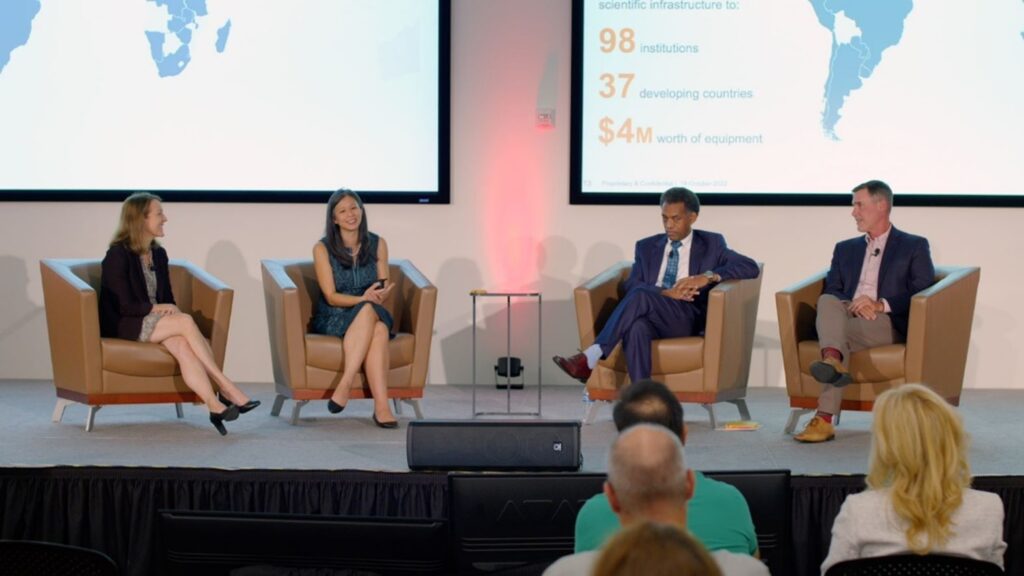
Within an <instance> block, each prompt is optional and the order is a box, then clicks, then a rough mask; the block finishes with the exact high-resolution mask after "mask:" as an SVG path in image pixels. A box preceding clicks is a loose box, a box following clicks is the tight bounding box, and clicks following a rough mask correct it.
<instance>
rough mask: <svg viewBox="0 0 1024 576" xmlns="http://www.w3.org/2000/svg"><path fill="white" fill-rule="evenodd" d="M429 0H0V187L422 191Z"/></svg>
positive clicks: (431, 39) (429, 82)
mask: <svg viewBox="0 0 1024 576" xmlns="http://www.w3.org/2000/svg"><path fill="white" fill-rule="evenodd" d="M442 1H443V2H447V1H448V0H387V1H380V0H300V1H295V2H281V1H279V0H102V1H96V0H59V1H43V2H40V1H38V0H2V2H0V190H4V191H12V190H20V191H28V192H31V191H53V190H64V191H83V192H88V191H91V190H92V191H109V190H153V191H158V192H159V191H162V190H169V191H189V190H193V191H212V192H217V191H224V192H229V191H233V192H245V191H257V192H258V191H279V192H282V193H287V192H289V191H296V192H298V191H329V190H334V189H337V188H339V187H347V188H352V189H355V190H357V191H372V192H378V193H381V194H389V193H395V194H400V193H410V192H412V193H420V194H421V195H422V196H423V197H424V198H428V200H427V201H429V195H430V194H434V195H436V194H438V193H439V189H440V188H441V184H442V182H441V180H442V178H441V175H440V174H439V172H440V168H439V165H440V164H441V162H440V161H439V158H440V157H443V159H444V164H447V155H448V153H447V149H446V147H447V130H448V126H447V113H446V112H442V110H441V107H442V106H444V107H445V108H444V110H445V111H446V110H447V105H448V103H447V93H448V91H447V78H445V79H444V80H443V82H444V83H443V84H442V80H441V73H442V70H447V63H445V65H444V66H441V58H442V56H443V57H444V58H447V53H446V52H447V50H442V49H441V45H442V42H441V40H442V38H441V34H442V22H441V17H440V10H439V3H440V2H442ZM444 26H445V28H444V32H445V33H446V31H447V28H446V27H447V23H444ZM444 41H445V42H447V39H446V38H445V39H444ZM443 52H444V53H443ZM442 53H443V54H442ZM445 74H446V72H445ZM442 85H443V86H444V90H443V95H444V101H443V102H442V101H440V94H441V91H440V87H441V86H442ZM442 117H444V118H445V122H444V124H445V125H444V126H443V127H442V126H441V125H440V124H441V123H440V119H441V118H442ZM442 129H443V131H444V133H445V135H444V140H443V142H444V145H445V149H444V150H443V151H442V150H441V147H440V142H441V140H442V139H441V134H440V131H441V130H442ZM444 171H445V174H446V173H447V172H446V171H447V167H446V166H445V167H444ZM445 183H446V182H445ZM443 192H444V195H445V196H446V197H447V190H444V191H443ZM285 199H286V198H285Z"/></svg>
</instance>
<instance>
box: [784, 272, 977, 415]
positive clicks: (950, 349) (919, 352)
mask: <svg viewBox="0 0 1024 576" xmlns="http://www.w3.org/2000/svg"><path fill="white" fill-rule="evenodd" d="M825 274H826V272H824V271H823V272H820V273H818V274H815V275H814V276H812V277H810V278H808V279H806V280H804V281H803V282H800V283H798V284H795V285H793V286H790V287H789V288H787V289H785V290H782V291H780V292H777V293H776V294H775V307H776V310H777V312H778V315H779V338H780V340H781V342H782V362H783V367H784V369H785V373H786V392H787V393H788V394H789V405H790V406H791V407H792V408H793V411H792V412H790V415H789V421H788V422H787V423H786V430H785V431H786V433H787V434H790V433H792V432H793V430H794V429H795V428H796V425H797V422H798V421H799V419H800V416H801V415H803V414H806V413H807V412H810V411H812V410H814V409H816V408H817V406H818V396H819V395H820V394H821V384H819V383H818V381H817V380H815V379H814V377H813V376H811V373H810V366H811V364H812V363H813V362H815V361H816V360H819V359H820V358H821V351H820V349H819V347H818V340H817V338H818V335H817V330H816V328H815V319H816V317H817V314H816V308H817V306H818V297H819V296H821V291H822V290H823V289H824V286H825ZM980 279H981V269H980V268H976V267H956V266H937V267H936V268H935V284H933V285H932V286H930V287H928V288H926V289H924V290H922V291H921V292H918V293H917V294H915V295H914V296H913V298H912V299H911V301H910V319H909V325H908V327H907V342H906V343H905V344H891V345H888V346H878V347H876V348H869V349H867V350H861V351H860V352H855V353H854V354H851V355H850V375H851V376H852V377H853V384H851V385H849V386H846V388H845V389H844V390H843V403H842V406H841V409H842V410H863V411H870V410H871V409H872V408H873V407H874V401H875V398H877V397H878V395H879V394H881V393H882V392H885V391H886V390H888V389H890V388H895V387H897V386H899V385H901V384H904V383H906V382H915V383H923V384H926V385H928V386H929V387H931V388H932V389H933V390H935V391H936V392H938V393H939V395H940V396H942V397H943V398H945V399H946V400H947V401H949V402H950V403H951V404H953V405H954V406H957V405H959V404H960V391H961V390H962V389H963V380H964V370H965V369H966V366H967V348H968V344H969V343H970V340H971V322H972V321H973V319H974V303H975V300H976V298H977V294H978V281H979V280H980ZM837 416H838V415H837Z"/></svg>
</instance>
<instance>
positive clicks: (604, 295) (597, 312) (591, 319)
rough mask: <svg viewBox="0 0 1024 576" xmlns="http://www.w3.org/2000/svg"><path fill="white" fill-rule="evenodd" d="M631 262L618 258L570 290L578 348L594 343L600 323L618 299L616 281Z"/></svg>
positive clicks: (621, 278)
mask: <svg viewBox="0 0 1024 576" xmlns="http://www.w3.org/2000/svg"><path fill="white" fill-rule="evenodd" d="M632 266H633V263H632V262H631V261H629V260H624V261H622V262H619V263H617V264H615V265H613V266H611V267H610V268H608V269H607V270H605V271H603V272H601V273H600V274H598V275H597V276H594V277H593V278H591V279H590V280H587V281H586V282H584V283H583V284H581V285H580V286H577V287H576V289H575V290H574V291H573V298H574V300H575V301H576V324H577V327H578V328H579V332H580V348H581V349H583V348H586V347H588V346H590V345H591V344H593V343H594V339H595V338H597V333H598V331H600V327H601V326H602V325H603V324H604V322H605V320H607V319H608V316H609V315H610V314H611V313H612V310H614V309H615V306H616V305H617V304H618V303H619V298H620V296H621V295H620V294H619V285H620V284H621V283H622V281H623V279H624V278H625V275H626V274H627V273H628V272H629V270H630V268H632Z"/></svg>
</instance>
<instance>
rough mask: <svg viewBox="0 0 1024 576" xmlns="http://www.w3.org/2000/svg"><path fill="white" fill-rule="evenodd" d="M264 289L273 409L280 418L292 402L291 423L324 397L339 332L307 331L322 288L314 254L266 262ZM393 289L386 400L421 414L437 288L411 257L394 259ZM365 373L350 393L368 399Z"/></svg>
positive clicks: (336, 367)
mask: <svg viewBox="0 0 1024 576" xmlns="http://www.w3.org/2000/svg"><path fill="white" fill-rule="evenodd" d="M262 264H263V293H264V296H265V300H266V304H267V322H268V323H269V325H270V326H269V328H270V355H271V359H272V361H273V366H274V382H275V383H276V387H277V398H276V399H275V400H274V407H273V410H272V411H271V414H273V415H274V416H278V415H280V414H281V409H282V407H283V406H284V402H285V400H287V399H289V398H290V399H292V400H294V401H295V405H294V406H293V408H292V414H291V423H292V424H296V423H297V422H298V419H299V411H300V410H302V407H303V406H305V405H306V404H307V403H308V402H309V401H310V400H327V399H329V398H330V397H331V393H332V392H333V391H334V388H335V387H336V386H337V385H338V380H339V379H340V378H341V374H342V371H343V369H344V367H345V358H344V353H343V350H342V346H341V342H342V339H341V338H336V337H334V336H324V335H321V334H311V333H310V332H309V323H310V320H311V319H312V317H313V311H314V309H315V306H316V302H317V300H318V299H319V298H320V286H319V285H318V284H317V281H316V273H315V272H314V270H313V260H311V259H306V260H263V261H262ZM389 264H390V267H391V268H390V275H391V282H394V283H395V289H394V290H393V291H392V292H391V295H390V296H389V297H388V300H387V301H386V302H385V303H384V305H385V307H386V308H387V309H388V310H389V311H390V312H391V315H392V317H393V318H394V321H395V323H394V331H395V332H396V333H397V336H396V337H395V338H393V339H392V340H391V342H390V345H389V351H390V356H391V371H390V373H389V375H388V398H391V399H392V400H393V401H394V404H395V412H396V413H398V414H399V415H401V413H402V410H401V409H402V406H401V404H400V403H399V401H404V402H408V403H409V404H411V405H412V407H413V409H414V410H415V412H416V417H417V418H422V417H423V413H422V411H421V410H420V404H419V399H420V398H422V397H423V388H424V386H425V385H426V381H427V362H428V360H429V359H430V342H431V339H432V338H433V331H434V308H435V306H436V302H437V288H435V287H434V285H433V284H431V283H430V281H429V280H427V278H426V277H425V276H423V274H421V273H420V271H419V270H417V269H416V267H415V266H413V265H412V263H411V262H409V261H408V260H391V261H390V262H389ZM369 397H370V389H369V387H368V386H367V385H366V380H365V377H364V376H363V375H362V374H360V375H359V379H358V380H357V381H356V383H355V384H353V386H352V393H351V396H350V398H369Z"/></svg>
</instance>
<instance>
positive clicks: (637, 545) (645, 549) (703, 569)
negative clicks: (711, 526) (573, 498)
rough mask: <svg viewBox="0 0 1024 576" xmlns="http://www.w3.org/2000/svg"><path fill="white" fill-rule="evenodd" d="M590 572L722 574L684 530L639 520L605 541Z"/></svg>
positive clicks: (614, 575) (615, 575)
mask: <svg viewBox="0 0 1024 576" xmlns="http://www.w3.org/2000/svg"><path fill="white" fill-rule="evenodd" d="M593 576H722V572H721V570H719V569H718V564H716V563H715V561H714V559H713V558H711V555H710V554H708V551H707V550H705V549H704V546H702V545H701V543H700V542H697V540H696V539H694V538H693V536H690V535H689V534H688V533H687V532H686V530H683V529H682V528H679V527H677V526H672V525H670V524H656V523H654V522H643V523H641V524H637V525H635V526H633V527H632V528H627V529H626V530H623V531H621V532H619V533H618V534H616V535H615V536H614V537H613V538H612V539H611V540H609V541H608V543H607V544H605V546H604V551H603V552H601V556H600V557H599V558H598V559H597V564H596V565H595V566H594V573H593Z"/></svg>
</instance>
